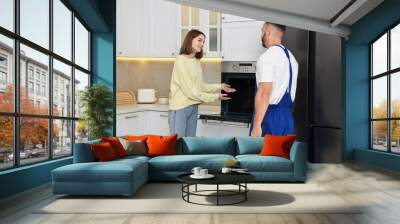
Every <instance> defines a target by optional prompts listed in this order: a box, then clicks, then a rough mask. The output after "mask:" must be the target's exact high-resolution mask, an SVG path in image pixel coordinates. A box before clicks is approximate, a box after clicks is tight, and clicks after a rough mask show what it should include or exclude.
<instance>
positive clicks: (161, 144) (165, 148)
mask: <svg viewBox="0 0 400 224" xmlns="http://www.w3.org/2000/svg"><path fill="white" fill-rule="evenodd" d="M177 138H178V135H172V136H149V137H148V138H147V140H146V143H147V148H148V152H147V155H148V156H152V157H153V156H165V155H175V154H176V139H177Z"/></svg>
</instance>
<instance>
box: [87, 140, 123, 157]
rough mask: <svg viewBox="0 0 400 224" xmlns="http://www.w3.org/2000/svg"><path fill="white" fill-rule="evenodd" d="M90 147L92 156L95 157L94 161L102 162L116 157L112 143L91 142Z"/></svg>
mask: <svg viewBox="0 0 400 224" xmlns="http://www.w3.org/2000/svg"><path fill="white" fill-rule="evenodd" d="M90 148H91V149H92V152H93V154H94V157H96V161H99V162H104V161H110V160H114V159H117V158H118V156H117V155H116V154H115V150H114V149H113V147H112V145H111V144H110V143H108V142H102V143H99V144H92V145H91V146H90Z"/></svg>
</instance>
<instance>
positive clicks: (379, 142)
mask: <svg viewBox="0 0 400 224" xmlns="http://www.w3.org/2000/svg"><path fill="white" fill-rule="evenodd" d="M372 141H373V143H372V147H373V148H374V149H376V150H381V151H387V121H374V122H372Z"/></svg>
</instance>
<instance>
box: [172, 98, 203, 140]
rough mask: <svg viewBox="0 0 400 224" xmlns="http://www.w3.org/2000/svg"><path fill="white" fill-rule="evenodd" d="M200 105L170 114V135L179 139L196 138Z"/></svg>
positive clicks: (173, 111)
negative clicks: (175, 135)
mask: <svg viewBox="0 0 400 224" xmlns="http://www.w3.org/2000/svg"><path fill="white" fill-rule="evenodd" d="M198 108H199V107H198V105H197V104H195V105H190V106H187V107H185V108H182V109H179V110H170V111H169V114H168V123H169V133H170V134H171V135H174V134H178V137H186V136H191V137H195V136H196V128H197V114H198V111H199V109H198Z"/></svg>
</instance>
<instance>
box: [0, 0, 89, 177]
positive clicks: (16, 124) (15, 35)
mask: <svg viewBox="0 0 400 224" xmlns="http://www.w3.org/2000/svg"><path fill="white" fill-rule="evenodd" d="M53 1H54V0H48V2H49V12H48V13H49V48H48V49H46V48H45V47H42V46H41V45H39V44H36V43H34V42H32V41H30V40H29V39H26V38H24V37H23V36H21V35H20V16H21V15H20V0H14V1H13V10H14V18H13V20H14V24H13V25H14V30H13V31H10V30H8V29H6V28H4V27H1V26H0V35H2V36H5V37H7V38H10V39H12V40H13V45H14V46H13V55H12V57H13V60H12V61H13V64H12V65H11V66H12V69H11V71H12V74H11V75H13V78H14V99H13V102H14V111H13V112H1V111H0V116H4V117H7V116H11V117H12V119H13V131H14V132H13V154H14V161H13V166H11V167H5V168H0V172H2V171H5V170H11V169H16V168H19V167H23V166H30V165H33V164H38V163H43V162H46V161H50V160H54V159H56V160H58V159H62V158H66V157H70V156H73V152H74V143H75V125H76V124H75V123H76V121H78V120H79V117H75V116H74V115H75V111H74V110H75V108H74V107H72V113H71V114H70V116H67V115H66V116H61V115H60V116H56V115H53V111H52V110H53V100H54V98H53V97H54V94H53V75H54V74H53V70H54V69H53V59H55V60H58V61H59V62H62V63H64V64H66V65H69V66H71V68H72V69H71V84H73V83H74V82H75V81H74V80H75V69H77V70H79V71H81V72H83V73H85V74H87V75H88V77H89V83H88V86H91V85H92V71H91V70H92V69H91V65H92V62H91V49H92V43H91V37H92V30H91V29H90V28H89V27H88V26H87V24H86V23H85V22H84V21H83V19H82V18H81V17H80V16H79V15H78V14H77V13H76V12H75V11H74V10H73V9H72V7H71V6H70V5H69V4H68V3H67V2H66V1H65V0H59V1H60V2H61V3H62V4H63V5H64V6H65V7H66V8H68V10H70V11H71V18H70V23H71V27H72V30H71V33H70V35H71V40H70V41H71V58H70V59H67V58H64V57H63V56H61V55H59V54H57V53H55V52H54V51H53V50H54V49H53V47H54V46H53V42H54V39H53V36H54V35H53V32H54V29H53V24H54V16H53V15H54V14H53V10H54V9H53ZM75 18H76V19H77V20H79V22H80V23H81V24H82V25H83V26H84V28H85V29H86V30H87V31H88V36H89V37H88V48H89V49H88V62H89V64H88V69H85V68H83V67H81V66H79V65H78V64H76V63H75V55H74V54H75V22H74V21H75ZM22 44H23V45H25V46H27V47H30V48H32V49H33V50H36V51H38V52H40V53H43V54H45V55H47V56H48V58H49V63H48V71H47V72H48V74H47V79H48V80H46V82H47V84H46V85H45V89H46V91H47V92H48V93H46V92H45V95H46V96H47V97H48V99H47V100H48V108H49V111H48V113H47V114H46V115H39V114H27V113H21V112H20V108H19V107H20V85H21V83H20V82H21V81H20V64H21V61H20V60H21V57H20V45H22ZM30 68H31V67H30V65H29V63H27V71H30V70H29V69H30ZM36 72H37V71H36V68H35V67H33V79H31V76H30V73H29V72H27V74H25V75H26V82H29V81H32V82H33V83H34V84H33V85H34V92H36V89H35V85H36V84H37V83H40V84H42V79H41V74H42V72H43V70H42V69H41V71H40V73H39V80H37V79H36ZM27 85H28V84H27ZM40 86H41V85H40ZM71 86H72V87H71V93H72V95H73V97H72V99H71V100H72V102H71V103H72V105H74V103H75V97H74V96H75V88H74V85H71ZM26 87H28V86H26ZM27 91H29V90H28V89H27ZM40 92H41V91H40ZM37 96H39V97H40V96H42V94H40V95H37ZM34 103H37V102H36V101H35V102H34ZM21 118H45V119H47V122H48V136H47V142H48V143H49V144H48V145H47V150H48V155H47V157H44V158H43V160H40V161H38V162H32V163H26V164H25V163H24V164H21V161H20V160H21V159H20V149H19V147H20V143H19V141H20V119H21ZM56 120H66V121H70V122H71V125H72V127H71V129H72V130H71V142H70V144H71V147H70V148H71V153H70V154H68V155H62V156H55V155H53V153H54V147H53V144H52V142H53V123H54V121H56ZM50 143H51V144H50Z"/></svg>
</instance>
